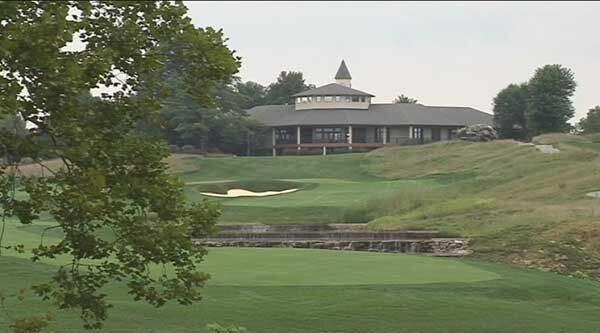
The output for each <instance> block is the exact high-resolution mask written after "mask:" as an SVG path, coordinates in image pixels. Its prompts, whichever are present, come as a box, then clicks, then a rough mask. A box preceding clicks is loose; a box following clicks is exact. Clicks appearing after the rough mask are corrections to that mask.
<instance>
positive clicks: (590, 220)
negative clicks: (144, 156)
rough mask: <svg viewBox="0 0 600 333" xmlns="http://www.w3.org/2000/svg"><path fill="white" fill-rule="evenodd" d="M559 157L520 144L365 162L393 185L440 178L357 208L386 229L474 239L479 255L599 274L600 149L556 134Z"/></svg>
mask: <svg viewBox="0 0 600 333" xmlns="http://www.w3.org/2000/svg"><path fill="white" fill-rule="evenodd" d="M536 141H537V142H538V143H544V144H553V145H554V146H555V147H557V148H559V149H560V150H561V152H560V153H558V154H542V153H541V152H539V151H538V150H537V149H535V148H534V147H533V146H528V145H520V144H518V143H516V142H514V141H496V142H490V143H480V144H472V143H465V142H452V143H437V144H432V145H427V146H421V147H410V148H386V149H381V150H377V151H374V152H372V153H370V154H369V155H367V156H366V158H367V159H369V160H371V163H369V164H368V170H369V172H370V173H372V174H376V175H378V176H383V177H386V178H388V179H427V178H435V179H438V180H439V181H442V182H445V183H446V185H445V186H442V187H438V188H419V189H403V190H402V191H401V193H397V194H396V195H394V196H391V197H389V198H388V199H387V200H386V201H383V202H382V201H373V202H370V203H368V204H367V205H365V206H364V207H362V208H359V209H358V212H357V214H359V213H360V212H361V210H362V212H364V214H367V215H368V214H370V216H369V217H370V220H371V222H370V226H371V227H372V228H373V229H377V230H400V229H441V230H445V231H446V232H448V233H453V234H460V235H463V236H468V237H473V239H474V242H473V245H474V249H475V251H476V252H475V255H476V256H479V257H484V258H491V259H495V260H500V261H504V262H510V263H515V264H519V265H524V266H534V267H541V268H544V269H551V270H555V271H563V272H564V271H569V272H574V271H578V270H582V271H585V272H586V273H588V274H593V275H598V273H600V272H597V271H596V269H597V267H599V264H600V262H599V259H600V230H599V229H598V226H599V224H600V205H599V204H600V201H599V200H598V199H594V198H590V197H588V196H586V195H585V194H586V193H588V192H591V191H595V190H600V169H599V168H598V167H599V166H600V154H599V153H600V151H599V150H598V148H600V144H597V143H594V142H592V141H590V140H587V139H586V138H584V137H575V136H568V135H547V136H541V137H538V138H536Z"/></svg>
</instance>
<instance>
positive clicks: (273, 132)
mask: <svg viewBox="0 0 600 333" xmlns="http://www.w3.org/2000/svg"><path fill="white" fill-rule="evenodd" d="M272 141H273V156H277V149H275V127H273V131H272Z"/></svg>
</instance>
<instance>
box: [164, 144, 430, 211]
mask: <svg viewBox="0 0 600 333" xmlns="http://www.w3.org/2000/svg"><path fill="white" fill-rule="evenodd" d="M179 161H180V163H186V164H187V166H188V168H189V166H190V165H193V166H195V168H194V169H193V170H192V171H188V172H183V173H179V174H180V176H181V177H182V179H183V180H185V181H186V183H187V184H188V186H187V189H186V191H187V195H188V198H190V200H192V201H199V200H202V199H204V198H206V197H203V196H201V195H200V194H199V193H200V192H205V191H208V192H210V191H209V190H215V191H218V192H224V191H226V190H227V189H229V188H233V187H235V188H242V189H248V190H260V191H265V190H280V189H287V188H300V189H301V191H298V192H295V193H291V194H285V195H279V196H272V197H265V198H262V197H261V198H236V199H210V200H215V201H219V202H220V203H221V204H222V205H223V206H224V214H223V216H222V217H221V220H220V222H221V223H332V222H347V221H348V220H349V219H348V217H347V216H346V213H347V212H348V211H349V209H350V208H351V207H354V206H357V205H362V204H363V203H364V202H366V201H368V200H375V199H383V198H385V197H388V196H389V195H390V194H392V193H394V192H396V191H398V189H400V188H404V187H416V186H424V185H427V186H434V185H435V182H433V181H431V180H423V181H415V180H386V179H382V178H378V177H376V176H374V175H371V174H369V173H367V172H366V171H364V170H363V169H364V168H363V167H361V165H362V164H364V163H369V160H366V159H365V158H364V154H347V155H332V156H326V157H323V156H301V157H296V156H283V157H276V158H273V157H252V158H240V157H227V158H202V157H186V158H183V159H179ZM176 165H178V164H176ZM288 185H289V186H288ZM270 187H272V188H270ZM283 187H285V188H283ZM353 222H367V220H361V221H353Z"/></svg>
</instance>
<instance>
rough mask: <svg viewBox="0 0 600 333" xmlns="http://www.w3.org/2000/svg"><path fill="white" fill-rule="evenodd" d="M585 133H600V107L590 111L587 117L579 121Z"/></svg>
mask: <svg viewBox="0 0 600 333" xmlns="http://www.w3.org/2000/svg"><path fill="white" fill-rule="evenodd" d="M579 127H581V130H582V131H583V133H586V134H588V133H600V106H596V107H594V108H592V109H590V110H589V111H588V113H587V116H586V117H584V118H582V119H581V120H580V121H579Z"/></svg>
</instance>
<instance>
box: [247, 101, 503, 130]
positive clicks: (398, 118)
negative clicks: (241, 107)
mask: <svg viewBox="0 0 600 333" xmlns="http://www.w3.org/2000/svg"><path fill="white" fill-rule="evenodd" d="M247 112H248V114H249V115H250V116H251V117H252V118H254V119H256V120H258V121H259V122H261V123H263V124H265V125H266V126H298V125H371V126H390V125H425V126H428V125H440V126H467V125H474V124H488V125H492V124H493V116H492V115H491V114H489V113H485V112H482V111H479V110H476V109H473V108H469V107H445V106H425V105H421V104H371V106H370V107H369V109H368V110H356V109H312V110H299V111H294V105H265V106H256V107H254V108H252V109H250V110H248V111H247Z"/></svg>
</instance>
